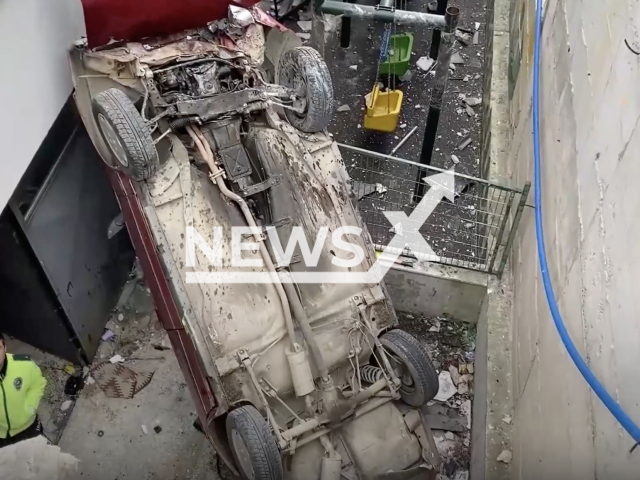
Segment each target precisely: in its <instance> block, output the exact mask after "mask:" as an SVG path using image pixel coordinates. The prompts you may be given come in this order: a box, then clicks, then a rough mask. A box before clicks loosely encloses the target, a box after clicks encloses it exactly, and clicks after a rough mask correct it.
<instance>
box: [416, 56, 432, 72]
mask: <svg viewBox="0 0 640 480" xmlns="http://www.w3.org/2000/svg"><path fill="white" fill-rule="evenodd" d="M434 64H435V60H434V59H433V58H429V57H420V58H419V59H418V61H417V62H416V66H417V67H418V68H419V69H420V70H422V71H423V72H428V71H429V70H431V69H432V68H433V66H434Z"/></svg>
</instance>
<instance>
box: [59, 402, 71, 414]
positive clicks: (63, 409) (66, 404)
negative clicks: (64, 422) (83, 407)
mask: <svg viewBox="0 0 640 480" xmlns="http://www.w3.org/2000/svg"><path fill="white" fill-rule="evenodd" d="M72 404H73V402H72V401H71V400H65V401H64V402H62V405H60V411H61V412H66V411H67V410H69V407H70V406H71V405H72Z"/></svg>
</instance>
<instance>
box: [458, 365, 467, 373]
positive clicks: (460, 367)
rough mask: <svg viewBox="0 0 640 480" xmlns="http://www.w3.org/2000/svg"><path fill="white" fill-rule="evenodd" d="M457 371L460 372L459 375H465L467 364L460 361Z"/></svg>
mask: <svg viewBox="0 0 640 480" xmlns="http://www.w3.org/2000/svg"><path fill="white" fill-rule="evenodd" d="M458 371H459V372H460V375H466V374H467V373H469V372H467V364H466V363H461V364H460V366H459V367H458Z"/></svg>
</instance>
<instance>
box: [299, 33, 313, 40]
mask: <svg viewBox="0 0 640 480" xmlns="http://www.w3.org/2000/svg"><path fill="white" fill-rule="evenodd" d="M296 35H297V36H298V37H300V38H301V39H303V40H310V39H311V34H310V33H304V32H298V33H296Z"/></svg>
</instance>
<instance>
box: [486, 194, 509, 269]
mask: <svg viewBox="0 0 640 480" xmlns="http://www.w3.org/2000/svg"><path fill="white" fill-rule="evenodd" d="M500 197H502V191H501V192H500ZM512 203H513V199H512V200H511V201H510V202H509V204H508V205H507V209H506V211H505V212H504V215H502V224H501V225H500V230H499V231H498V235H497V236H496V239H495V244H494V247H493V252H490V255H491V263H490V264H489V270H488V272H489V273H493V265H494V264H495V263H496V258H497V257H498V251H499V250H500V245H502V236H503V235H504V231H505V229H506V226H507V223H508V222H509V215H510V214H511V204H512ZM489 234H490V233H489Z"/></svg>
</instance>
